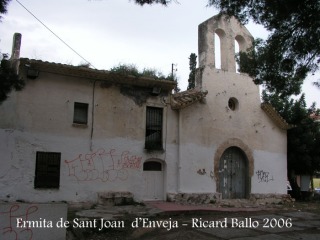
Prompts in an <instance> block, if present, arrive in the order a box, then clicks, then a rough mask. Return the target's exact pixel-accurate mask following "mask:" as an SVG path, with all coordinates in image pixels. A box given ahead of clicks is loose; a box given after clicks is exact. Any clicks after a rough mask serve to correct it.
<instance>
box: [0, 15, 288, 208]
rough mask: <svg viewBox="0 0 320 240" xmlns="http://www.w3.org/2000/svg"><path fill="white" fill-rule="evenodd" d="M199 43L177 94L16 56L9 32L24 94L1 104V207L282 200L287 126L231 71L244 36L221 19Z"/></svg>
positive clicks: (169, 84) (161, 85)
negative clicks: (190, 76) (186, 83)
mask: <svg viewBox="0 0 320 240" xmlns="http://www.w3.org/2000/svg"><path fill="white" fill-rule="evenodd" d="M198 34H199V35H198V37H199V43H198V44H199V45H198V47H199V53H198V59H199V67H198V69H197V74H196V75H197V76H196V86H195V88H194V89H191V90H187V91H183V92H180V93H173V89H174V88H175V86H176V83H175V82H174V81H171V80H165V79H155V78H150V77H135V76H130V75H122V74H118V73H113V72H109V71H104V70H96V69H90V68H86V67H80V66H71V65H64V64H57V63H49V62H44V61H40V60H34V59H27V58H20V54H19V52H20V43H21V35H20V34H15V38H14V46H13V54H12V59H11V61H12V63H13V67H15V68H16V70H17V72H18V74H19V75H20V76H21V77H22V78H23V79H24V80H25V82H26V86H25V87H24V89H23V90H22V91H18V92H15V91H13V92H11V93H10V96H9V98H8V99H7V100H6V101H4V102H3V103H2V104H1V105H0V116H1V118H0V142H1V144H0V153H1V158H0V163H1V168H0V187H1V193H0V200H3V201H9V202H13V201H26V202H52V201H55V202H58V201H66V202H70V203H73V202H76V203H97V202H101V201H102V202H103V201H118V200H119V199H120V200H121V201H131V200H134V201H138V202H140V201H150V200H161V201H176V202H188V203H197V204H202V203H210V202H216V201H220V200H222V199H253V200H259V201H282V199H285V198H286V197H287V186H286V184H287V129H289V128H290V126H289V125H288V124H287V123H286V122H285V121H284V120H283V119H282V118H281V117H280V115H279V114H278V113H277V112H276V111H275V110H274V108H273V107H272V106H271V105H270V104H268V103H261V100H260V94H259V87H258V86H257V85H255V84H254V82H253V81H252V79H251V78H250V77H249V76H247V75H246V74H242V73H239V72H237V70H236V62H235V46H236V45H238V46H239V50H240V51H245V50H246V49H247V48H248V47H250V46H251V44H252V40H253V37H252V36H251V34H250V33H249V32H248V30H247V29H246V28H245V27H244V26H242V25H241V24H240V23H239V22H238V21H237V20H236V19H235V18H233V17H231V18H227V17H225V16H214V17H212V18H210V19H208V20H207V21H205V22H203V23H201V24H200V25H199V29H198ZM215 35H217V36H218V37H215ZM217 39H219V42H220V58H221V59H220V61H219V62H220V63H219V64H221V66H218V60H217V58H216V57H215V55H216V53H215V51H216V49H217V48H216V47H215V45H216V44H217V43H215V42H217Z"/></svg>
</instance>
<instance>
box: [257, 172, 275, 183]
mask: <svg viewBox="0 0 320 240" xmlns="http://www.w3.org/2000/svg"><path fill="white" fill-rule="evenodd" d="M256 175H257V177H258V181H259V183H261V182H265V183H268V182H270V181H274V179H273V176H271V175H270V173H269V172H266V171H263V170H258V171H256Z"/></svg>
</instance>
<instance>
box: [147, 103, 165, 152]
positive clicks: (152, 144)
mask: <svg viewBox="0 0 320 240" xmlns="http://www.w3.org/2000/svg"><path fill="white" fill-rule="evenodd" d="M162 112H163V109H162V108H157V107H147V118H146V142H145V148H146V149H150V150H162V149H163V148H162V115H163V113H162Z"/></svg>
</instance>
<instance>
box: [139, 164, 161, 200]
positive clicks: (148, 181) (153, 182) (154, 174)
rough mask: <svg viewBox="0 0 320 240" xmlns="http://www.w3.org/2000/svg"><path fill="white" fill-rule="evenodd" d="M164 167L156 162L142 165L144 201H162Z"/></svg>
mask: <svg viewBox="0 0 320 240" xmlns="http://www.w3.org/2000/svg"><path fill="white" fill-rule="evenodd" d="M163 173H164V166H163V164H162V162H160V161H157V160H149V161H146V162H144V164H143V179H144V197H143V198H144V200H163V199H164V181H163V180H164V174H163Z"/></svg>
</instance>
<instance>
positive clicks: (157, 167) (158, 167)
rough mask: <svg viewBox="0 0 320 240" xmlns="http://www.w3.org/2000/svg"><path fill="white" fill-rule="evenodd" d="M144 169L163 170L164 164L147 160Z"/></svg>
mask: <svg viewBox="0 0 320 240" xmlns="http://www.w3.org/2000/svg"><path fill="white" fill-rule="evenodd" d="M143 171H162V164H161V163H160V162H154V161H150V162H145V163H144V164H143Z"/></svg>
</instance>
